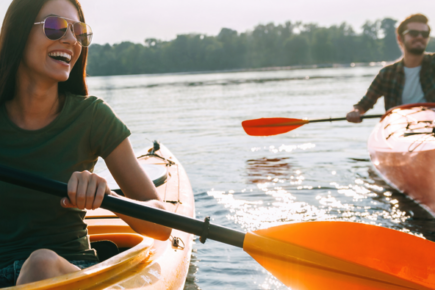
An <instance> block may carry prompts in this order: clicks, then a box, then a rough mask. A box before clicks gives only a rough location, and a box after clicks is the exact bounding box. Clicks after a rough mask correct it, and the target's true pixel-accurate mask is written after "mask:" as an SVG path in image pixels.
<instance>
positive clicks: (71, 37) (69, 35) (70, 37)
mask: <svg viewBox="0 0 435 290" xmlns="http://www.w3.org/2000/svg"><path fill="white" fill-rule="evenodd" d="M61 40H62V42H63V43H70V44H76V43H77V38H76V36H75V34H74V30H73V26H72V24H69V25H68V29H67V31H66V34H65V36H64V37H62V39H61Z"/></svg>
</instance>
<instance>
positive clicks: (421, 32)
mask: <svg viewBox="0 0 435 290" xmlns="http://www.w3.org/2000/svg"><path fill="white" fill-rule="evenodd" d="M411 31H416V32H417V33H418V34H417V35H416V36H413V35H412V34H411ZM425 32H427V37H425V36H424V35H423V33H425ZM405 34H409V35H410V36H412V37H419V36H421V37H423V38H424V39H428V38H429V37H430V31H428V30H416V29H408V30H405V31H403V33H402V35H405Z"/></svg>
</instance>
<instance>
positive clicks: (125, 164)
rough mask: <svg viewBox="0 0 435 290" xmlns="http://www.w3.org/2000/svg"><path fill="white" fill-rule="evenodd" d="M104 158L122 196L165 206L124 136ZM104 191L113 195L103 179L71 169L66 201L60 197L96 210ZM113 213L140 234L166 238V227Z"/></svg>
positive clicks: (72, 204)
mask: <svg viewBox="0 0 435 290" xmlns="http://www.w3.org/2000/svg"><path fill="white" fill-rule="evenodd" d="M105 161H106V164H107V167H108V168H109V170H110V172H111V173H112V175H113V177H114V178H115V180H116V182H117V183H118V185H119V186H120V188H121V190H122V192H123V193H124V194H125V196H126V197H128V198H130V199H133V200H136V201H137V202H139V203H141V204H143V205H146V206H151V207H155V208H159V209H163V210H165V209H166V208H165V204H164V203H163V202H162V199H161V198H160V196H159V195H158V193H157V190H156V188H155V186H154V183H153V182H152V181H151V180H150V178H149V177H148V176H147V175H146V173H145V172H144V171H143V170H142V167H141V166H140V165H139V162H138V161H137V159H136V157H135V155H134V152H133V148H132V147H131V144H130V141H129V140H128V139H125V140H124V141H123V142H122V143H121V144H120V145H118V147H116V148H115V150H113V151H112V153H110V154H109V156H108V157H107V158H106V159H105ZM105 194H110V195H117V194H116V193H114V192H111V191H110V189H109V187H108V185H107V182H106V180H104V178H102V177H99V176H98V175H97V174H93V173H90V172H88V171H83V172H74V173H73V175H72V176H71V178H70V180H69V182H68V197H69V200H68V199H67V198H64V199H62V206H63V207H77V208H80V209H84V208H86V209H96V208H98V207H100V206H101V202H102V200H103V197H104V195H105ZM117 215H118V216H119V217H120V218H121V219H123V220H124V221H125V222H126V223H128V224H129V226H130V227H131V228H132V229H134V230H135V231H136V232H137V233H139V234H141V235H146V236H149V237H151V238H154V239H157V240H162V241H164V240H167V239H168V238H169V236H170V235H171V231H172V229H170V228H167V227H164V226H160V225H157V224H154V223H150V222H146V221H143V220H139V219H135V218H132V217H129V216H125V215H122V214H117Z"/></svg>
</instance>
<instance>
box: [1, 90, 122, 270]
mask: <svg viewBox="0 0 435 290" xmlns="http://www.w3.org/2000/svg"><path fill="white" fill-rule="evenodd" d="M129 135H130V131H129V129H128V128H127V126H126V125H125V124H124V123H123V122H122V121H121V120H119V118H118V117H117V116H116V114H115V113H114V112H113V111H112V109H111V108H110V107H109V105H108V104H107V103H105V102H104V101H103V100H101V99H98V98H96V97H85V96H78V95H73V94H66V98H65V103H64V106H63V108H62V111H61V112H60V114H59V115H58V116H57V118H56V119H55V120H54V121H53V122H51V123H50V124H49V125H47V126H46V127H44V128H42V129H40V130H35V131H29V130H23V129H21V128H19V127H18V126H16V125H15V124H14V123H13V122H11V120H10V119H9V117H8V115H7V111H6V108H5V106H4V105H3V106H1V107H0V163H1V164H2V165H6V166H10V167H14V168H17V169H21V170H25V171H27V172H31V173H35V174H38V175H40V176H44V177H47V178H51V179H54V180H58V181H62V182H68V180H69V178H70V177H71V174H72V173H73V172H74V171H83V170H89V171H91V172H92V170H93V169H94V165H95V163H96V162H97V159H98V157H99V156H101V157H102V158H106V157H107V156H108V155H109V154H110V153H111V152H112V151H113V150H114V149H115V148H116V147H117V146H118V145H119V144H120V143H121V142H122V141H124V140H125V139H126V138H127V137H128V136H129ZM85 213H86V211H83V210H79V209H65V208H63V207H61V206H60V198H59V197H54V196H52V195H49V194H45V193H42V192H39V191H34V190H29V189H26V188H22V187H19V186H15V185H11V184H8V183H5V182H0V268H3V267H6V266H8V265H9V264H11V263H13V261H15V260H21V259H26V258H27V257H28V256H29V255H30V253H32V252H33V251H35V250H37V249H50V250H53V251H55V252H56V253H57V254H59V255H60V256H62V257H64V258H66V259H70V260H71V259H72V260H97V256H96V253H95V251H94V250H92V249H91V248H90V244H89V238H88V235H87V234H88V233H87V229H86V224H85V223H84V222H83V219H84V216H85Z"/></svg>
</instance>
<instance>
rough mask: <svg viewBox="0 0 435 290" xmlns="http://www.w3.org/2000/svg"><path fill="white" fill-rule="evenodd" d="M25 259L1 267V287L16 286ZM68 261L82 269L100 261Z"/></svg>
mask: <svg viewBox="0 0 435 290" xmlns="http://www.w3.org/2000/svg"><path fill="white" fill-rule="evenodd" d="M24 261H26V260H17V261H15V262H13V263H12V264H11V265H9V266H7V267H5V268H3V269H0V288H3V287H11V286H15V283H17V278H18V275H20V271H21V267H23V264H24ZM68 262H70V263H71V264H74V265H76V266H77V267H79V268H80V269H85V268H88V267H91V266H93V265H95V264H97V263H98V262H96V261H88V260H68Z"/></svg>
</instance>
